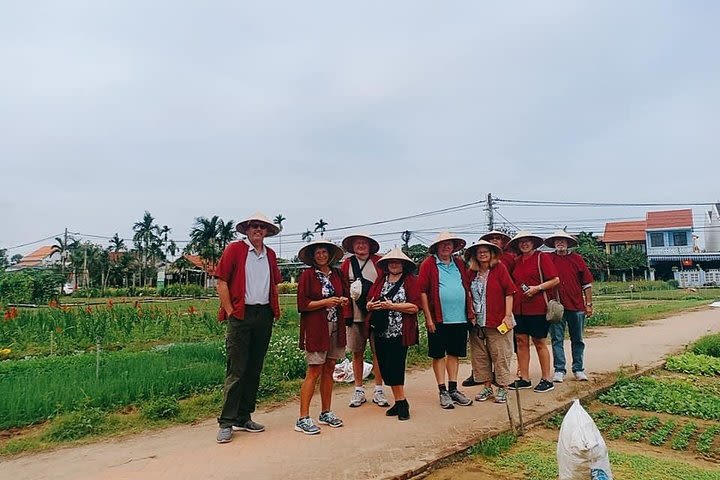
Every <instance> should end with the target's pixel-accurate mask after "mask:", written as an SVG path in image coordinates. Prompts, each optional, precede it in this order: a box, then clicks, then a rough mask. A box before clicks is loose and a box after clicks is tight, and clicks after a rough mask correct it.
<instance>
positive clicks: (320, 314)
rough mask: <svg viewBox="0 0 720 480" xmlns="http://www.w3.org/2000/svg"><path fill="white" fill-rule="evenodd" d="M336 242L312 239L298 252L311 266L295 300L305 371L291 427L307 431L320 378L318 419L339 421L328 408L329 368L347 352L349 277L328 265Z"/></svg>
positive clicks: (338, 253)
mask: <svg viewBox="0 0 720 480" xmlns="http://www.w3.org/2000/svg"><path fill="white" fill-rule="evenodd" d="M342 255H343V252H342V249H341V248H340V247H338V246H337V245H335V244H334V243H332V242H329V241H327V240H323V239H321V240H316V241H314V242H311V243H309V244H308V245H306V246H304V247H303V248H301V249H300V251H299V252H298V258H299V259H300V261H302V262H303V263H304V264H306V265H308V266H310V268H307V269H305V270H303V272H302V273H301V274H300V278H299V280H298V290H297V306H298V311H299V312H300V344H299V346H300V349H302V350H304V351H305V360H306V361H307V364H308V366H307V371H306V373H305V379H304V380H303V383H302V386H301V387H300V417H299V418H298V420H297V422H295V430H296V431H298V432H302V433H305V434H307V435H315V434H317V433H320V428H319V427H318V426H317V425H315V423H314V422H313V420H312V418H310V401H311V400H312V397H313V394H314V393H315V385H316V384H317V383H318V379H319V380H320V403H321V410H320V416H319V418H318V421H319V422H320V424H321V425H328V426H330V427H333V428H337V427H342V426H343V422H342V420H340V419H339V418H338V417H337V416H336V415H335V413H334V412H333V411H332V410H330V407H331V403H332V388H333V371H334V370H335V362H336V360H337V359H338V358H340V357H343V356H345V319H346V318H348V317H351V313H350V307H349V304H350V299H349V293H348V286H347V282H345V281H344V279H343V277H342V274H341V273H340V270H338V269H337V268H334V267H333V266H332V265H333V264H335V263H336V262H338V261H339V260H340V259H341V258H342Z"/></svg>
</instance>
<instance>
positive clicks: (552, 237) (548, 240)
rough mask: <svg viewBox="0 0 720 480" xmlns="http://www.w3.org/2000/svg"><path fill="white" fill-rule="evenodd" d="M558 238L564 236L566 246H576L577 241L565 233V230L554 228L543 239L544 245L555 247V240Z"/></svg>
mask: <svg viewBox="0 0 720 480" xmlns="http://www.w3.org/2000/svg"><path fill="white" fill-rule="evenodd" d="M558 238H564V239H565V240H567V242H568V248H572V247H577V244H578V241H577V239H575V237H573V236H572V235H570V234H569V233H567V232H566V231H565V230H555V232H554V233H553V234H552V235H550V236H549V237H547V238H546V239H545V245H546V246H548V247H550V248H555V240H557V239H558Z"/></svg>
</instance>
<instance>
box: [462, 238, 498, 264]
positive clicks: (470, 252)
mask: <svg viewBox="0 0 720 480" xmlns="http://www.w3.org/2000/svg"><path fill="white" fill-rule="evenodd" d="M481 245H484V246H486V247H488V248H489V249H490V250H493V251H494V252H495V255H498V256H500V255H501V254H502V249H501V248H500V247H498V246H497V245H495V244H494V243H490V242H487V241H485V240H478V241H477V242H475V243H473V244H472V245H470V246H469V247H468V248H467V250H465V261H466V262H469V261H470V259H471V258H475V252H476V251H477V249H478V247H479V246H481Z"/></svg>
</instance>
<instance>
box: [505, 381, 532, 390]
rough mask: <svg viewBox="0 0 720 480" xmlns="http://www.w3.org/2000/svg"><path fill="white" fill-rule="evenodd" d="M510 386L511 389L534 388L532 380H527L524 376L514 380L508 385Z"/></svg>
mask: <svg viewBox="0 0 720 480" xmlns="http://www.w3.org/2000/svg"><path fill="white" fill-rule="evenodd" d="M508 388H509V389H510V390H525V389H527V388H532V383H530V380H525V379H524V378H518V379H517V380H515V381H514V382H512V383H511V384H510V385H508Z"/></svg>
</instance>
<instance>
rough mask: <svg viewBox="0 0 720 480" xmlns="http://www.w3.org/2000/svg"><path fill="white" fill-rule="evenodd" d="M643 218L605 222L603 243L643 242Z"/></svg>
mask: <svg viewBox="0 0 720 480" xmlns="http://www.w3.org/2000/svg"><path fill="white" fill-rule="evenodd" d="M645 228H646V222H645V220H634V221H631V222H610V223H606V224H605V233H604V234H603V237H602V238H603V242H604V243H624V242H644V241H645Z"/></svg>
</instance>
